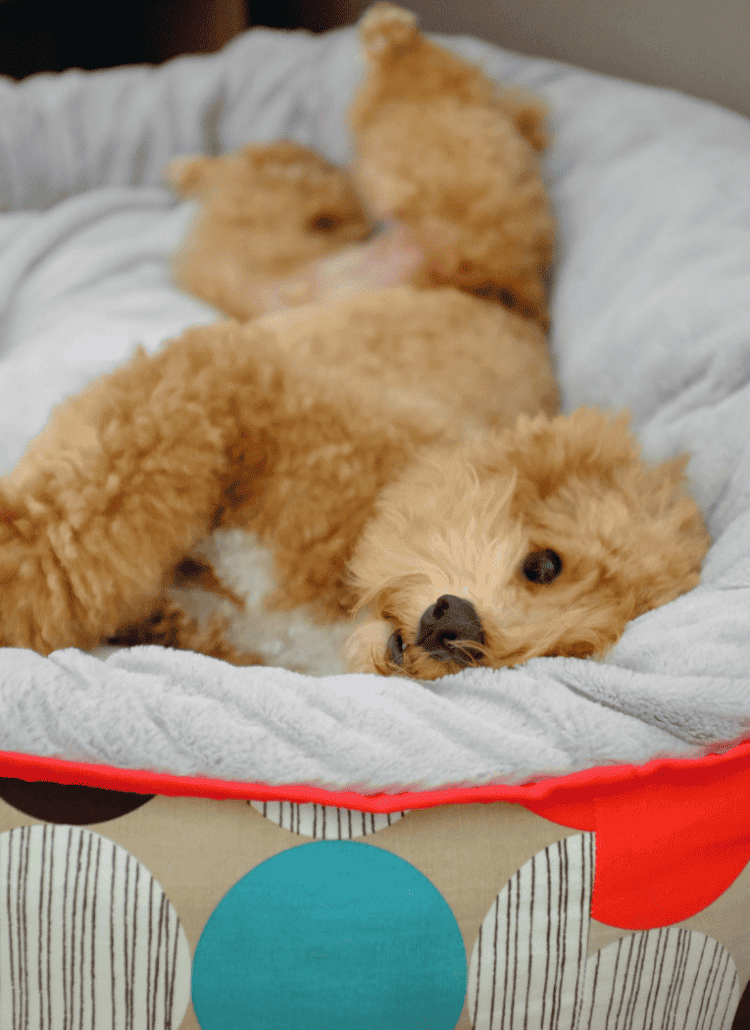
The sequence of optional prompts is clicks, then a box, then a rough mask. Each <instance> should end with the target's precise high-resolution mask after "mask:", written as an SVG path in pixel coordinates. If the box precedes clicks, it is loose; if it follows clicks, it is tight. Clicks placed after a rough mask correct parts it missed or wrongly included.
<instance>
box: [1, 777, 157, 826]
mask: <svg viewBox="0 0 750 1030" xmlns="http://www.w3.org/2000/svg"><path fill="white" fill-rule="evenodd" d="M153 796H154V795H153V794H131V793H129V792H126V791H120V790H105V789H104V788H103V787H81V786H79V785H78V784H74V783H47V782H45V781H38V782H33V783H30V782H28V781H27V780H16V779H10V778H0V797H1V798H2V799H3V800H4V801H7V802H8V804H9V805H12V806H13V808H17V809H18V811H19V812H23V813H24V814H25V815H30V816H33V817H34V818H35V819H43V820H44V821H45V822H48V823H65V824H72V825H74V826H82V825H84V824H85V823H104V822H107V821H108V820H109V819H117V818H118V817H119V816H121V815H127V814H128V812H133V811H135V809H136V808H140V807H141V805H145V804H146V802H147V801H150V800H151V798H152V797H153Z"/></svg>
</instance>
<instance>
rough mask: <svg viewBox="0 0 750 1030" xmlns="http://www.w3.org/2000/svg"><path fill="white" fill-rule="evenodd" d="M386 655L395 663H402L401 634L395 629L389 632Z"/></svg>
mask: <svg viewBox="0 0 750 1030" xmlns="http://www.w3.org/2000/svg"><path fill="white" fill-rule="evenodd" d="M386 657H387V658H388V660H389V661H391V662H394V664H396V665H402V664H403V661H404V641H403V638H402V636H401V634H400V633H399V632H398V631H396V632H395V633H391V635H390V638H389V640H388V647H387V648H386Z"/></svg>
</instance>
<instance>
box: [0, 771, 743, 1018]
mask: <svg viewBox="0 0 750 1030" xmlns="http://www.w3.org/2000/svg"><path fill="white" fill-rule="evenodd" d="M0 797H2V799H3V800H2V801H0V875H1V876H2V881H1V882H2V884H3V895H4V896H3V897H1V898H0V1026H1V1027H2V1028H3V1030H27V1028H29V1027H34V1028H37V1027H38V1028H39V1030H54V1028H57V1027H70V1028H73V1027H75V1028H76V1030H110V1028H112V1030H115V1028H122V1030H178V1028H180V1030H197V1028H200V1030H237V1028H239V1027H245V1026H247V1027H250V1026H252V1027H253V1030H285V1028H290V1030H291V1028H295V1030H298V1028H299V1027H304V1028H305V1030H318V1028H321V1030H322V1028H324V1027H325V1028H326V1030H339V1028H341V1030H344V1028H346V1030H351V1028H352V1027H358V1026H362V1027H375V1026H377V1027H378V1028H379V1030H406V1028H408V1030H422V1028H424V1027H431V1028H433V1030H453V1028H456V1027H457V1028H460V1030H469V1028H474V1030H497V1028H499V1027H509V1028H516V1027H517V1028H521V1027H524V1028H526V1030H537V1028H538V1030H546V1028H548V1027H559V1028H570V1030H573V1028H578V1027H581V1026H584V1027H585V1026H591V1027H601V1026H605V1025H606V1026H607V1027H614V1028H620V1027H622V1028H625V1027H628V1028H630V1030H639V1028H644V1030H645V1028H646V1027H650V1026H660V1027H661V1026H665V1027H666V1026H675V1027H677V1026H679V1027H680V1028H681V1030H699V1028H700V1030H739V1028H740V1027H744V1026H746V1025H747V1022H746V1020H747V1013H748V1010H749V1009H750V1001H748V999H749V998H750V992H749V991H748V988H747V983H748V979H750V959H749V958H748V956H747V952H746V949H745V948H744V946H743V943H742V941H743V937H744V925H745V923H746V919H747V914H748V912H749V911H750V871H749V870H748V869H747V868H746V867H745V865H744V864H742V865H741V868H739V872H738V874H737V875H736V876H735V877H734V878H733V879H732V882H731V883H729V884H728V885H727V886H726V887H725V889H723V890H720V891H719V894H718V895H717V896H716V897H714V898H713V899H712V901H711V902H710V903H709V904H708V905H706V906H703V907H702V908H699V910H697V911H695V912H691V913H690V914H689V915H688V916H687V917H686V918H683V919H680V920H678V921H676V922H674V923H672V924H670V925H662V926H654V927H651V928H648V929H643V930H637V929H636V930H634V929H633V928H632V927H627V926H616V925H608V924H606V923H605V922H602V921H601V920H599V919H597V918H596V914H595V906H594V896H595V893H596V884H597V881H598V860H599V854H600V852H602V848H601V847H600V843H601V842H600V841H599V840H598V832H596V831H592V830H589V829H586V828H585V827H582V826H580V825H578V826H575V825H572V824H574V823H576V822H577V823H579V824H580V823H582V822H584V821H585V818H584V817H583V816H582V814H581V811H580V810H579V811H578V812H577V814H575V815H574V814H573V813H572V811H571V810H569V811H568V812H567V814H566V815H565V816H564V819H565V821H566V822H567V823H569V824H571V825H563V824H562V820H561V822H554V821H552V820H551V819H549V818H545V817H544V816H542V815H541V814H535V813H534V812H532V811H530V810H529V808H527V807H521V806H520V805H517V804H509V803H505V802H496V803H491V804H485V805H460V804H453V805H444V806H438V807H434V808H428V809H414V810H406V809H405V810H402V811H397V812H393V813H366V812H359V811H356V810H352V809H345V808H337V807H335V806H324V805H320V804H302V805H300V804H294V803H291V802H279V801H275V802H258V801H251V800H250V801H249V800H222V801H220V800H212V799H210V798H179V797H175V798H171V797H164V796H160V795H140V794H135V793H126V792H121V791H112V790H104V789H99V788H95V787H77V786H65V785H60V784H53V783H27V782H25V781H22V780H10V779H4V780H1V781H0ZM548 814H550V813H548ZM558 814H561V811H560V812H559V813H558ZM604 825H605V824H604V823H602V826H603V827H604ZM604 852H606V848H605V849H604ZM647 853H648V852H647V850H646V851H645V852H642V855H643V854H646V855H647ZM621 873H622V875H621V883H620V895H621V896H622V895H623V893H624V892H625V891H626V890H627V891H629V892H630V897H631V902H632V904H633V905H634V906H635V908H634V910H639V904H640V910H641V911H643V910H645V908H644V906H645V905H646V901H645V900H644V899H647V898H648V897H649V896H651V895H653V894H655V893H658V891H656V890H655V881H654V880H653V879H651V878H650V877H649V870H648V869H647V868H644V869H642V870H641V871H640V873H639V870H638V862H637V861H635V860H633V861H631V863H630V864H624V865H621ZM639 875H640V881H639ZM605 885H606V884H605ZM639 896H640V898H641V900H640V902H639V900H638V899H639ZM618 903H619V902H618ZM743 992H744V993H743ZM743 1020H745V1022H743Z"/></svg>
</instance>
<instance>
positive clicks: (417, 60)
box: [350, 3, 554, 325]
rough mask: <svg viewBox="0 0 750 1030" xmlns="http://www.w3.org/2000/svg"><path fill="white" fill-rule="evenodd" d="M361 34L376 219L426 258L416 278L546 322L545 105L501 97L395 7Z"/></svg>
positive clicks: (360, 128) (378, 14)
mask: <svg viewBox="0 0 750 1030" xmlns="http://www.w3.org/2000/svg"><path fill="white" fill-rule="evenodd" d="M360 35H361V37H362V40H363V45H364V48H365V53H366V55H367V57H368V59H369V64H370V70H369V74H368V75H367V77H366V79H365V82H364V84H363V86H362V88H361V90H360V92H359V94H358V96H357V98H356V100H355V102H354V104H353V106H352V109H351V112H350V122H351V125H352V128H353V129H354V133H355V142H356V148H357V156H356V160H355V164H354V168H353V173H354V176H355V180H356V181H357V183H358V185H359V187H360V191H361V193H362V195H363V196H365V197H367V198H368V202H369V205H370V207H371V209H372V210H373V212H374V213H375V214H376V215H377V216H378V217H380V218H386V219H389V220H393V221H397V222H399V223H401V224H402V225H404V226H406V227H408V228H409V230H410V231H411V233H412V234H413V238H414V240H415V242H416V244H417V245H418V246H419V247H420V248H421V249H422V251H423V252H424V255H425V260H424V262H423V263H422V264H421V266H420V267H419V269H418V271H417V273H416V275H415V276H414V277H413V278H412V280H411V281H412V282H413V283H414V284H415V285H426V286H434V285H438V284H442V285H448V284H449V285H453V286H456V287H458V288H459V289H465V290H469V291H471V292H475V293H479V294H480V295H483V296H490V297H494V298H496V299H499V300H501V301H502V302H503V303H506V304H509V305H510V306H512V307H515V308H517V309H518V310H519V311H520V312H521V313H523V314H524V315H526V316H528V317H530V318H534V319H537V320H538V321H539V322H540V324H542V325H545V324H546V320H547V309H546V289H545V273H546V271H547V269H548V268H549V266H550V263H551V261H552V255H553V242H554V221H553V217H552V212H551V209H550V203H549V199H548V196H547V191H546V189H545V186H544V183H543V181H542V177H541V174H540V169H539V164H538V160H537V157H536V153H535V151H537V150H541V149H543V148H544V146H545V145H546V142H547V139H546V129H545V118H546V111H545V108H544V105H543V104H542V103H541V101H539V100H538V98H536V97H532V96H530V95H527V94H525V93H522V92H521V91H518V90H513V91H511V90H507V91H498V90H497V88H496V87H495V85H494V83H493V82H492V81H491V80H490V79H488V78H487V77H486V76H485V75H484V74H483V73H482V72H481V71H480V70H479V69H478V68H477V67H475V66H474V65H472V64H471V63H470V62H468V61H464V60H462V59H461V58H459V57H456V56H454V55H452V54H450V53H448V51H446V50H445V49H443V48H442V47H439V46H437V45H436V44H434V43H431V42H429V41H428V40H426V39H425V38H424V37H423V36H422V35H421V34H420V32H419V31H418V29H417V26H416V19H415V18H414V15H413V14H411V13H410V12H408V11H404V10H401V9H400V8H398V7H395V6H393V5H392V4H388V3H378V4H375V5H374V6H373V7H372V8H371V9H370V11H368V13H367V14H366V15H365V17H364V18H363V20H362V23H361V28H360Z"/></svg>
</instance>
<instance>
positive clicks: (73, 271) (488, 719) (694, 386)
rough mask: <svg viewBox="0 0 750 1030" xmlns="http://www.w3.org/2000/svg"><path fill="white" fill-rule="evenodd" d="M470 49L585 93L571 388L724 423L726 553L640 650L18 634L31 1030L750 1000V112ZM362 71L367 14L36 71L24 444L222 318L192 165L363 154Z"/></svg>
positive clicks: (0, 334) (14, 265) (703, 440)
mask: <svg viewBox="0 0 750 1030" xmlns="http://www.w3.org/2000/svg"><path fill="white" fill-rule="evenodd" d="M442 42H444V43H445V44H446V45H448V46H449V47H451V48H454V49H455V50H456V51H458V52H460V53H462V54H463V55H465V56H467V57H469V58H470V59H472V60H475V61H479V62H481V63H482V65H483V66H484V68H485V70H486V71H487V72H488V73H489V74H490V75H492V76H493V77H495V78H497V79H498V81H506V82H516V83H520V84H522V85H524V86H527V87H530V88H533V89H535V90H539V91H540V92H542V93H543V95H544V96H545V97H546V98H547V100H548V102H549V104H550V107H551V110H552V126H553V132H554V137H555V142H554V145H553V146H552V148H551V150H550V151H549V153H548V155H547V157H546V159H545V174H546V176H547V179H548V182H549V186H550V189H551V192H552V195H553V197H554V201H555V204H556V208H557V216H558V219H559V223H560V240H561V242H560V253H559V259H558V264H557V270H556V277H555V282H554V284H553V294H552V311H553V319H554V332H553V340H552V343H553V348H554V352H555V358H556V361H557V364H558V370H559V375H560V381H561V385H562V392H563V401H564V409H565V410H566V411H570V410H572V409H573V408H575V407H576V406H578V405H579V404H584V403H585V404H595V405H600V406H606V407H613V408H619V407H622V406H628V407H629V408H630V409H631V410H632V412H633V424H634V428H635V430H636V432H637V433H638V434H639V436H640V438H641V440H642V442H643V445H644V449H645V452H646V454H647V456H648V457H651V458H654V459H657V458H659V459H661V458H664V457H669V456H670V455H672V454H674V453H677V452H679V451H682V450H687V451H689V452H690V454H691V455H692V459H691V463H690V466H689V473H690V475H691V478H692V482H693V484H694V489H695V493H696V497H697V499H698V501H699V503H700V505H701V507H702V510H703V511H704V514H705V516H706V519H707V523H708V526H709V529H710V532H711V535H712V538H713V541H714V543H713V546H712V549H711V551H710V553H709V555H708V558H707V560H706V563H705V567H704V573H703V578H702V583H701V585H700V586H699V587H698V588H697V589H696V590H694V591H692V592H691V593H690V594H688V595H685V596H683V597H681V598H679V599H678V600H677V601H674V602H672V603H671V604H669V605H667V606H665V607H663V608H661V609H658V610H656V611H652V612H649V613H648V614H647V615H644V616H642V617H641V618H639V619H637V620H635V621H634V622H633V623H631V624H630V625H629V626H628V628H627V630H626V633H625V635H624V636H623V638H622V639H621V641H620V642H619V643H618V645H617V646H616V648H615V649H614V651H613V652H612V653H611V654H610V655H609V656H608V657H607V659H606V661H604V662H590V661H582V660H577V659H563V658H554V659H553V658H545V659H536V660H534V661H531V662H529V663H527V664H526V665H525V666H523V667H519V668H516V669H505V670H500V671H493V670H487V669H467V670H465V671H463V672H462V673H460V674H458V675H455V676H449V677H446V678H444V679H442V680H438V681H435V682H432V683H429V684H420V683H416V682H412V681H406V680H402V679H398V678H392V679H380V678H378V677H375V676H346V675H325V674H321V675H318V676H303V675H300V674H299V673H295V672H292V671H289V670H287V669H284V668H280V667H263V668H252V669H237V668H234V667H231V666H229V665H226V664H225V663H222V662H219V661H216V660H214V659H211V658H207V657H205V656H202V655H196V654H192V653H186V652H174V651H169V650H164V649H161V648H157V647H142V648H134V649H132V650H119V651H116V652H114V653H111V654H106V653H104V652H100V653H98V654H96V655H90V654H84V653H82V652H78V651H73V650H68V651H59V652H55V653H53V654H52V655H50V656H49V657H48V658H43V657H41V656H39V655H36V654H34V653H32V652H28V651H22V650H17V649H5V650H2V651H0V749H1V750H2V754H1V755H0V772H2V775H3V777H4V779H2V780H0V795H1V797H2V800H0V867H2V876H3V882H4V883H5V884H6V891H5V895H6V898H5V900H4V901H3V903H2V905H0V922H1V923H2V931H1V932H0V1026H2V1027H4V1028H5V1027H7V1028H11V1027H12V1028H13V1030H16V1028H21V1027H28V1026H35V1027H36V1026H38V1027H41V1028H44V1030H51V1028H53V1027H59V1026H76V1027H82V1028H83V1027H86V1028H95V1030H102V1028H108V1027H113V1028H114V1027H123V1028H124V1027H128V1028H144V1030H145V1028H148V1030H152V1028H153V1030H157V1028H159V1030H161V1028H165V1030H166V1028H167V1027H173V1028H175V1030H176V1028H177V1027H182V1028H183V1030H190V1028H194V1027H197V1026H200V1027H201V1028H202V1030H229V1028H232V1030H235V1028H238V1027H244V1026H252V1027H254V1028H262V1027H268V1028H269V1030H271V1028H273V1030H281V1028H283V1027H292V1026H294V1027H299V1026H304V1027H305V1028H306V1030H315V1028H316V1027H323V1026H325V1027H327V1028H329V1030H330V1028H332V1027H347V1028H351V1027H375V1026H377V1027H378V1028H382V1030H386V1028H391V1027H392V1028H396V1027H398V1028H401V1027H403V1028H406V1027H415V1028H416V1027H424V1026H430V1027H433V1028H441V1030H442V1028H445V1030H449V1028H453V1027H454V1026H458V1027H463V1028H465V1027H469V1026H474V1027H477V1028H487V1030H491V1028H497V1027H519V1028H520V1027H524V1028H532V1027H534V1028H537V1027H538V1028H547V1027H560V1028H562V1027H565V1028H568V1027H570V1028H574V1027H576V1028H577V1027H596V1028H599V1027H605V1026H606V1027H632V1028H635V1027H648V1026H659V1027H664V1028H666V1027H672V1026H674V1027H679V1028H681V1030H683V1028H684V1030H688V1028H699V1027H704V1028H710V1030H714V1028H716V1030H718V1028H727V1030H728V1028H730V1027H732V1026H735V1027H737V1026H740V1025H744V1024H742V1019H743V1018H746V1016H745V1017H743V1015H742V1013H743V1012H747V1011H748V1008H750V1006H748V1003H747V1000H746V999H745V998H743V991H744V990H745V988H746V985H747V983H748V980H750V949H749V948H748V942H747V935H746V932H745V925H746V921H747V918H748V913H749V911H750V872H749V871H748V869H747V868H746V864H747V861H748V859H749V858H750V818H748V816H747V814H746V813H745V811H744V805H743V802H744V798H745V796H746V794H747V791H748V788H749V787H750V744H747V743H743V742H742V737H743V734H744V732H745V728H746V722H747V716H748V713H750V494H749V493H748V487H747V483H748V479H749V478H750V443H749V441H750V414H749V413H748V412H749V410H750V403H749V402H750V393H749V392H748V391H749V390H750V386H748V380H749V379H750V201H749V200H748V193H747V182H748V180H749V177H750V124H748V122H747V121H746V120H745V119H743V118H742V117H741V116H739V115H734V114H730V113H728V112H726V111H723V110H720V109H718V108H716V107H714V106H712V105H709V104H706V103H702V102H699V101H697V100H691V99H688V98H685V97H682V96H679V95H676V94H672V93H669V92H665V91H659V90H655V89H651V88H646V87H641V86H636V85H633V84H629V83H624V82H621V81H617V80H613V79H608V78H605V77H602V76H597V75H594V74H591V73H587V72H583V71H579V70H575V69H572V68H568V67H565V66H562V65H559V64H554V63H550V62H546V61H539V60H532V59H528V58H522V57H520V56H517V55H513V54H509V53H506V52H503V51H501V50H499V49H497V48H495V47H492V46H490V45H489V44H484V43H480V42H478V41H475V40H470V39H455V38H454V39H444V40H442ZM361 70H362V69H361V66H360V60H359V48H358V42H357V38H356V34H355V32H354V30H352V29H346V30H341V31H337V32H334V33H330V34H327V35H324V36H322V37H312V36H309V35H307V34H304V33H294V34H289V33H280V32H273V31H269V30H254V31H251V32H248V33H245V34H244V35H242V36H240V37H238V38H237V39H236V40H235V41H234V42H232V43H231V44H230V45H228V46H227V47H226V48H225V49H224V50H223V51H221V52H220V53H219V54H217V55H213V56H210V57H194V58H182V59H179V60H176V61H173V62H171V63H169V64H167V65H165V66H163V67H161V68H159V69H150V68H130V69H119V70H114V71H107V72H98V73H79V72H68V73H65V74H63V75H59V76H37V77H34V78H32V79H31V80H27V81H25V82H23V83H21V84H13V83H11V82H9V81H2V82H0V109H1V110H2V113H3V117H2V120H0V210H1V211H2V213H1V214H0V270H1V271H0V401H1V403H0V472H3V471H6V470H8V469H10V468H11V467H12V466H13V465H14V463H15V462H16V461H17V460H18V458H19V457H20V455H21V454H22V452H23V450H24V448H25V446H26V445H27V443H28V442H29V440H30V439H31V438H32V437H33V436H34V435H35V434H36V433H37V432H38V431H39V429H40V428H41V426H42V425H43V423H44V421H45V419H46V417H47V415H48V413H49V411H50V409H51V407H52V406H53V405H54V404H55V403H57V402H59V401H60V400H61V399H62V398H63V397H64V396H65V395H66V394H68V393H70V392H72V391H75V390H77V389H78V388H80V387H81V386H82V385H83V384H84V383H85V382H86V381H87V380H88V379H90V378H91V377H92V376H95V375H98V374H100V373H102V372H104V371H106V370H108V369H110V368H111V367H113V366H114V365H115V364H116V363H117V362H119V361H121V360H123V359H124V358H125V357H126V356H127V355H128V354H130V353H131V351H132V349H133V347H134V346H135V345H136V344H138V343H140V344H142V345H143V346H145V347H146V349H147V350H153V349H155V348H156V347H157V346H158V344H159V343H160V342H161V341H162V340H163V339H164V338H166V337H169V336H172V335H174V334H175V333H177V332H179V331H180V330H181V329H182V328H184V327H185V326H188V325H190V324H195V323H199V322H208V321H211V320H213V319H214V318H215V317H216V312H214V311H213V310H211V309H210V308H208V307H207V306H205V305H203V304H201V303H199V302H198V301H197V300H195V299H193V298H191V297H188V296H186V295H184V294H181V293H180V292H179V291H178V290H177V289H176V288H175V287H174V286H172V285H171V283H170V280H169V274H168V259H169V256H170V254H171V253H172V252H173V250H174V249H175V247H176V246H177V244H178V242H179V240H180V238H181V236H182V234H183V233H184V231H185V228H186V226H187V224H188V220H189V218H190V215H191V212H190V209H189V207H186V206H184V205H181V204H177V203H176V202H175V201H174V199H173V198H172V197H171V196H170V194H169V193H168V192H167V190H165V189H164V188H163V187H162V186H161V185H160V175H161V170H162V168H163V166H164V165H165V164H166V162H167V161H168V160H169V159H170V158H171V157H172V156H174V155H175V154H179V153H189V152H199V151H204V152H208V153H218V152H222V151H226V150H231V149H234V148H236V147H238V146H240V145H241V144H243V143H245V142H248V141H252V140H271V139H276V138H278V137H281V136H286V137H290V138H293V139H296V140H298V141H300V142H303V143H307V144H310V145H312V146H313V147H315V148H316V149H317V150H319V151H320V152H321V153H323V154H324V155H325V156H326V157H328V158H329V159H332V160H334V161H337V162H344V161H345V160H346V159H347V157H348V154H349V151H348V146H349V143H348V138H347V134H346V130H345V119H344V110H345V107H346V104H347V103H348V101H349V99H350V97H351V95H352V91H353V89H354V87H355V85H356V82H357V81H358V78H359V76H360V74H361ZM288 646H289V641H288V640H287V641H285V642H283V647H288ZM283 647H282V645H281V644H280V650H283ZM327 658H328V656H323V658H322V659H321V665H320V670H321V671H322V672H325V669H326V664H325V662H326V661H327ZM735 1014H736V1015H735Z"/></svg>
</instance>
